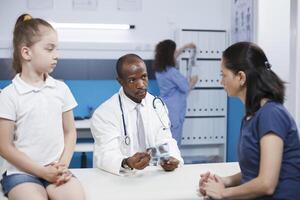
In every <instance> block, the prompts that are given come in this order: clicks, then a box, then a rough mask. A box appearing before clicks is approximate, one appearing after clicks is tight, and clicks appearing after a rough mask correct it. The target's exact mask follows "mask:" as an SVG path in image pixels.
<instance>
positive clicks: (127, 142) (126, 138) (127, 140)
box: [124, 135, 130, 145]
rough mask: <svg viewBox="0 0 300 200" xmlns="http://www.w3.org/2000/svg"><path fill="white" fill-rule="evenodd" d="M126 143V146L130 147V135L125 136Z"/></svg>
mask: <svg viewBox="0 0 300 200" xmlns="http://www.w3.org/2000/svg"><path fill="white" fill-rule="evenodd" d="M124 142H125V144H126V145H130V137H129V136H128V135H126V136H125V139H124Z"/></svg>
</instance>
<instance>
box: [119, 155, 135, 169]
mask: <svg viewBox="0 0 300 200" xmlns="http://www.w3.org/2000/svg"><path fill="white" fill-rule="evenodd" d="M127 161H128V158H124V159H123V160H122V163H121V167H123V168H124V169H130V170H133V168H132V167H131V166H130V165H129V164H128V162H127Z"/></svg>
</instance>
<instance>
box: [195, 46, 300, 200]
mask: <svg viewBox="0 0 300 200" xmlns="http://www.w3.org/2000/svg"><path fill="white" fill-rule="evenodd" d="M221 73H222V77H223V78H222V84H223V86H224V89H225V90H226V92H227V93H228V95H229V96H238V97H239V98H240V99H241V101H242V102H243V103H244V104H245V110H246V116H245V118H244V119H243V121H242V125H241V133H240V139H239V144H238V160H239V165H240V168H241V172H240V173H238V174H235V175H233V176H229V177H222V178H221V177H218V176H216V175H211V174H210V173H206V174H202V175H201V180H200V183H199V189H200V192H201V193H202V194H203V195H206V196H209V197H211V198H213V199H273V200H274V199H281V200H288V199H289V200H294V199H299V196H300V189H299V188H300V142H299V135H298V130H297V127H296V123H295V121H294V119H293V118H292V116H291V115H290V114H289V112H288V111H287V110H286V109H285V107H284V106H283V105H282V104H283V101H284V84H283V82H282V81H281V80H280V79H279V77H278V76H277V75H276V74H275V73H274V72H273V71H272V69H271V65H270V64H269V62H268V59H267V57H266V55H265V54H264V52H263V50H262V49H261V48H259V47H258V46H257V45H255V44H253V43H249V42H240V43H236V44H234V45H232V46H230V47H229V48H227V49H226V50H225V51H224V53H223V58H222V65H221Z"/></svg>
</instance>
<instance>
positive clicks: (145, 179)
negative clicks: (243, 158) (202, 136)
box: [0, 163, 240, 200]
mask: <svg viewBox="0 0 300 200" xmlns="http://www.w3.org/2000/svg"><path fill="white" fill-rule="evenodd" d="M71 171H72V172H73V173H74V175H75V176H76V177H77V178H78V179H79V180H80V181H81V183H82V185H83V187H84V190H85V193H86V197H87V198H86V199H87V200H99V199H104V200H120V199H126V200H127V199H131V200H134V199H139V200H171V199H172V200H180V199H182V200H193V199H195V200H199V199H202V197H199V196H198V193H197V188H198V181H199V177H200V176H199V175H200V174H201V173H205V172H206V171H211V172H213V173H216V174H219V175H221V176H228V175H232V174H235V173H237V172H239V171H240V168H239V166H238V163H214V164H193V165H184V166H183V167H181V168H179V169H176V170H175V171H174V172H164V171H163V170H162V169H161V168H159V167H147V168H146V169H145V170H143V171H136V173H133V174H131V175H128V176H117V175H113V174H110V173H107V172H105V171H102V170H100V169H96V168H90V169H72V170H71ZM0 199H1V198H0Z"/></svg>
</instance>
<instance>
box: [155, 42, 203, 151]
mask: <svg viewBox="0 0 300 200" xmlns="http://www.w3.org/2000/svg"><path fill="white" fill-rule="evenodd" d="M188 48H196V46H195V44H193V43H189V44H186V45H184V46H183V47H181V48H179V49H177V50H176V43H175V42H174V41H172V40H164V41H161V42H159V43H158V44H157V46H156V49H155V60H154V66H153V68H154V71H155V76H156V80H157V83H158V87H159V90H160V96H161V98H162V99H163V101H164V102H165V103H166V105H167V108H168V110H169V117H170V120H171V132H172V135H173V138H174V139H175V140H176V141H177V143H178V145H180V144H181V137H182V127H183V122H184V117H185V112H186V101H187V96H188V93H189V91H190V90H191V89H192V88H193V87H194V86H195V84H196V83H197V81H198V77H197V76H192V77H190V78H189V79H187V78H186V77H184V76H183V75H182V74H181V73H180V72H179V70H178V69H177V68H176V67H175V63H176V58H177V57H178V56H179V55H180V54H181V53H182V52H183V51H184V50H185V49H188Z"/></svg>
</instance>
